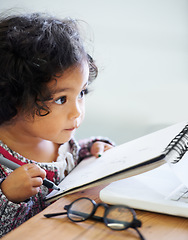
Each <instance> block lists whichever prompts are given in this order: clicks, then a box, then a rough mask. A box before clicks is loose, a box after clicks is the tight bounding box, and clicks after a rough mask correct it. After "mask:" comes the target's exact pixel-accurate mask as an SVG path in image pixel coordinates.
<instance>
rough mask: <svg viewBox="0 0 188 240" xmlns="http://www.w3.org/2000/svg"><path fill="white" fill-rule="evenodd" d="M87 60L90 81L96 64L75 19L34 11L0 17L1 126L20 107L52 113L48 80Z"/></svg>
mask: <svg viewBox="0 0 188 240" xmlns="http://www.w3.org/2000/svg"><path fill="white" fill-rule="evenodd" d="M83 60H87V61H88V64H89V70H90V74H89V82H91V81H92V80H93V79H95V78H96V76H97V72H98V71H97V67H96V65H95V64H94V62H93V60H92V58H91V56H90V55H88V54H87V52H86V51H85V49H84V46H83V42H82V39H81V37H80V34H79V30H78V22H77V21H76V20H73V19H70V18H66V19H63V20H60V19H55V18H53V17H51V16H47V15H45V14H40V13H33V14H27V15H20V16H9V17H7V18H3V19H0V125H1V124H3V123H5V122H7V121H10V120H11V119H12V118H13V117H14V116H16V115H17V113H18V110H20V109H21V110H22V111H25V112H28V114H32V116H34V115H35V114H37V115H39V116H41V115H42V114H41V112H44V110H45V114H44V115H46V114H48V113H49V109H48V107H47V105H46V103H45V102H46V101H48V100H49V99H50V98H51V93H50V90H49V89H48V87H47V83H48V82H49V81H51V80H52V79H53V78H56V79H57V76H58V75H59V74H63V72H64V71H66V70H67V69H68V68H70V67H72V66H77V65H79V64H81V63H82V61H83Z"/></svg>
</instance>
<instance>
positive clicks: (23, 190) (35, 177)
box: [1, 164, 46, 203]
mask: <svg viewBox="0 0 188 240" xmlns="http://www.w3.org/2000/svg"><path fill="white" fill-rule="evenodd" d="M45 176H46V172H45V170H43V169H42V168H40V167H39V166H37V165H36V164H25V165H23V166H21V167H19V168H17V169H16V170H14V171H13V172H12V173H11V174H10V175H8V177H7V178H6V179H5V180H4V181H3V182H2V184H1V190H2V192H3V193H4V194H5V196H6V197H7V198H8V199H9V200H10V201H12V202H15V203H18V202H21V201H24V200H26V199H28V198H30V197H31V196H33V195H35V194H37V193H38V192H39V187H40V186H41V185H42V183H43V179H44V178H45Z"/></svg>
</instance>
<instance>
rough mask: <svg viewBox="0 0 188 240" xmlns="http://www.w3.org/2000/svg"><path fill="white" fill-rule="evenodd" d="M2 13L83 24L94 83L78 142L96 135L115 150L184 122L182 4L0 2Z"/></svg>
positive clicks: (160, 0)
mask: <svg viewBox="0 0 188 240" xmlns="http://www.w3.org/2000/svg"><path fill="white" fill-rule="evenodd" d="M10 9H11V10H10ZM6 10H9V11H10V12H13V13H22V12H24V13H26V12H32V11H39V12H47V13H50V14H53V15H55V16H58V17H61V18H63V17H67V16H70V17H72V18H77V19H81V20H84V21H85V22H86V23H87V24H85V29H84V34H85V36H86V38H87V47H88V48H89V51H90V53H91V54H92V56H93V57H94V59H95V60H96V63H97V65H98V67H99V76H98V78H97V80H95V82H93V84H92V86H91V89H92V92H91V93H90V94H89V95H88V96H87V100H86V118H85V121H84V123H83V124H82V126H81V127H80V128H79V130H78V132H77V134H76V138H77V139H79V138H87V137H89V136H98V135H100V136H107V137H109V138H111V139H112V140H114V141H115V142H116V143H117V144H121V143H123V142H126V141H129V140H132V139H134V138H137V137H140V136H142V135H145V134H148V133H150V132H153V131H156V130H158V129H160V128H163V127H166V126H169V125H171V124H174V123H177V122H180V121H184V120H188V109H187V108H188V107H187V103H188V100H187V99H188V67H187V64H188V1H187V0H95V1H91V0H66V1H65V0H53V1H52V0H40V1H38V0H32V1H27V0H6V1H5V0H0V11H1V12H2V11H6Z"/></svg>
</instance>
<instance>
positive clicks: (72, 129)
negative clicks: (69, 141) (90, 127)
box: [65, 127, 76, 131]
mask: <svg viewBox="0 0 188 240" xmlns="http://www.w3.org/2000/svg"><path fill="white" fill-rule="evenodd" d="M75 129H76V128H75V127H74V128H68V129H65V130H66V131H74V130H75Z"/></svg>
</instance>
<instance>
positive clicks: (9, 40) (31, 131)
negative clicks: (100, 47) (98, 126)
mask: <svg viewBox="0 0 188 240" xmlns="http://www.w3.org/2000/svg"><path fill="white" fill-rule="evenodd" d="M96 76H97V67H96V66H95V64H94V62H93V60H92V58H91V57H90V56H89V55H88V54H87V53H86V51H85V50H84V47H83V43H82V40H81V38H80V35H79V31H78V28H77V23H76V21H74V20H71V19H64V20H58V19H54V18H51V17H48V16H45V15H43V14H30V15H23V16H11V17H8V18H6V19H1V20H0V140H1V141H0V155H1V156H4V157H6V158H7V159H9V160H11V161H13V162H15V163H17V164H19V165H20V167H19V168H17V169H16V170H14V171H12V170H11V169H9V168H8V167H6V166H4V165H0V180H1V185H0V196H1V198H0V218H1V224H0V236H3V235H5V234H6V233H8V232H9V231H11V230H12V229H14V228H16V227H17V226H19V225H20V224H21V223H23V222H25V221H26V220H27V219H29V218H30V217H32V216H34V215H35V214H37V213H38V212H40V211H41V210H42V209H44V208H45V207H46V203H45V202H44V200H43V199H44V197H45V196H46V195H47V194H48V193H49V189H48V188H47V187H45V186H44V185H42V183H43V179H44V178H45V177H46V178H47V179H49V180H51V181H53V182H54V183H55V184H58V183H59V182H60V181H61V180H62V179H63V178H64V177H65V176H66V175H67V174H68V173H69V172H70V171H71V170H72V169H73V168H74V167H75V166H76V164H78V163H79V161H81V160H82V159H84V158H86V157H88V156H91V155H94V156H98V155H99V154H101V153H102V152H103V151H106V150H108V149H109V148H111V147H112V144H111V143H110V142H109V141H108V140H107V139H94V138H93V139H90V140H87V141H82V142H80V143H77V142H76V141H75V139H74V137H73V136H74V132H75V130H76V129H77V128H78V127H79V126H80V124H81V123H82V121H83V118H84V108H85V106H84V105H85V95H86V94H87V93H88V85H89V84H90V83H91V82H92V80H93V79H95V78H96Z"/></svg>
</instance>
